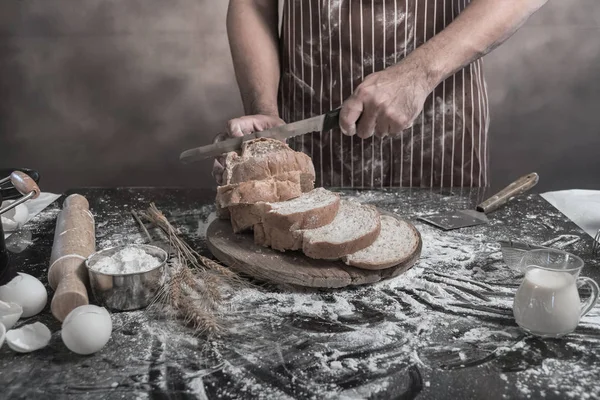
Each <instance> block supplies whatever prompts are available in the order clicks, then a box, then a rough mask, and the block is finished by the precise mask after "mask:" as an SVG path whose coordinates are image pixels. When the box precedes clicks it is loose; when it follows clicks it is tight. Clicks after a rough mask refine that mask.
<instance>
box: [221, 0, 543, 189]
mask: <svg viewBox="0 0 600 400" xmlns="http://www.w3.org/2000/svg"><path fill="white" fill-rule="evenodd" d="M546 1H547V0H470V1H469V0H284V2H283V21H282V26H281V35H279V34H278V26H277V22H278V2H277V0H230V3H229V11H228V16H227V27H228V34H229V41H230V47H231V53H232V56H233V62H234V66H235V72H236V77H237V81H238V85H239V88H240V92H241V95H242V100H243V103H244V109H245V113H246V116H243V117H241V118H237V119H233V120H231V121H229V125H228V127H229V129H228V134H229V135H231V136H240V135H244V134H249V133H252V132H254V131H260V130H264V129H268V128H271V127H274V126H278V125H281V124H283V123H284V121H285V122H288V123H289V122H294V121H297V120H301V119H304V118H309V117H311V116H315V115H319V114H322V113H324V112H326V111H328V110H332V109H335V108H337V107H339V106H342V110H341V113H340V128H341V129H339V130H333V131H331V132H326V133H323V134H320V133H313V134H309V135H304V136H301V137H296V138H293V139H291V140H290V141H289V144H290V146H291V147H292V148H294V149H296V150H300V151H303V152H305V153H307V154H308V155H310V156H311V157H312V159H313V162H314V164H315V170H316V172H317V182H316V184H317V185H320V186H325V187H369V188H372V187H399V186H410V187H451V186H471V187H472V186H487V185H488V154H489V146H488V136H487V135H488V125H489V108H488V97H487V91H486V85H485V81H484V76H483V71H482V61H481V57H482V56H484V55H485V54H487V53H489V52H490V51H491V50H493V49H494V48H496V47H497V46H499V45H500V44H501V43H503V42H504V41H505V40H506V39H508V38H509V37H510V36H511V35H512V34H513V33H514V32H515V31H516V30H517V29H518V28H519V27H520V26H521V25H522V24H523V23H524V22H525V21H526V20H527V18H528V17H529V16H531V15H532V14H533V13H534V12H535V11H536V10H538V9H539V8H540V7H541V6H542V5H543V4H544V3H545V2H546ZM221 161H222V159H220V160H218V161H216V162H215V169H214V174H215V177H216V178H217V180H218V181H219V180H220V177H221V175H222V174H221V172H222V169H223V165H222V164H221Z"/></svg>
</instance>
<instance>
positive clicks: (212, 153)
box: [179, 108, 341, 163]
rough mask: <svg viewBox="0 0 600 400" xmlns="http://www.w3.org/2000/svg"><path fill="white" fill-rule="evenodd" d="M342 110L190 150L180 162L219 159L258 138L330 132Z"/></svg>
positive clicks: (283, 137) (181, 156) (335, 125)
mask: <svg viewBox="0 0 600 400" xmlns="http://www.w3.org/2000/svg"><path fill="white" fill-rule="evenodd" d="M340 109H341V108H338V109H335V110H333V111H329V112H328V113H325V114H323V115H319V116H317V117H312V118H308V119H305V120H302V121H297V122H292V123H291V124H286V125H281V126H278V127H276V128H271V129H267V130H265V131H262V132H254V133H252V134H250V135H245V136H242V137H235V138H231V139H227V140H223V141H222V142H218V143H214V144H210V145H207V146H202V147H196V148H194V149H189V150H186V151H184V152H183V153H181V155H180V156H179V160H180V161H181V162H183V163H190V162H194V161H200V160H205V159H207V158H213V157H217V156H220V155H221V154H223V153H228V152H230V151H236V150H240V149H241V148H242V143H244V142H247V141H248V140H252V139H257V138H272V139H278V140H285V139H289V138H292V137H295V136H299V135H304V134H306V133H311V132H327V131H328V130H330V129H333V128H337V127H338V126H339V124H340Z"/></svg>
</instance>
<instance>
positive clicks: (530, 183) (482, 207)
mask: <svg viewBox="0 0 600 400" xmlns="http://www.w3.org/2000/svg"><path fill="white" fill-rule="evenodd" d="M538 181H539V176H538V174H536V173H535V172H533V173H531V174H529V175H525V176H523V177H521V178H519V179H518V180H516V181H514V182H513V183H511V184H510V185H508V186H507V187H505V188H504V189H502V190H501V191H499V192H498V193H496V194H495V195H493V196H492V197H490V198H489V199H487V200H486V201H484V202H483V203H481V204H479V205H478V206H477V211H481V212H483V213H486V214H487V213H491V212H492V211H495V210H497V209H498V208H500V207H501V206H503V205H505V204H506V203H508V202H509V201H510V200H511V199H512V198H513V197H515V196H517V195H520V194H523V193H525V192H526V191H528V190H529V189H531V188H532V187H534V186H535V185H537V183H538Z"/></svg>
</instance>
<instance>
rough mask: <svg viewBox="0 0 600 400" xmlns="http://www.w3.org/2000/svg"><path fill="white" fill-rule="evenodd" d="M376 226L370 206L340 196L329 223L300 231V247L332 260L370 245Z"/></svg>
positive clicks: (377, 221) (376, 216)
mask: <svg viewBox="0 0 600 400" xmlns="http://www.w3.org/2000/svg"><path fill="white" fill-rule="evenodd" d="M380 229H381V217H380V215H379V211H377V209H376V208H375V207H374V206H371V205H363V204H360V203H356V202H353V201H347V200H342V202H341V204H340V209H339V210H338V213H337V215H336V216H335V219H334V220H333V221H332V222H331V223H330V224H328V225H325V226H323V227H321V228H317V229H310V230H305V231H303V240H302V251H303V252H304V254H305V255H306V256H308V257H311V258H318V259H325V260H335V259H338V258H342V257H343V256H345V255H348V254H352V253H355V252H357V251H359V250H362V249H364V248H366V247H369V246H370V245H372V244H373V243H374V242H375V240H376V239H377V236H378V235H379V231H380Z"/></svg>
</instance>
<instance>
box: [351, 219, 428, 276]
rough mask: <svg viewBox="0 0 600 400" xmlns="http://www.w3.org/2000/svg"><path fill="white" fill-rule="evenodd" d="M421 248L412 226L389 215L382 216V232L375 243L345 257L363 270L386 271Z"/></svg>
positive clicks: (352, 264) (417, 235) (417, 234)
mask: <svg viewBox="0 0 600 400" xmlns="http://www.w3.org/2000/svg"><path fill="white" fill-rule="evenodd" d="M418 246H419V233H418V232H417V231H416V230H415V228H414V227H412V226H411V225H410V224H408V223H406V222H404V221H401V220H399V219H397V218H394V217H392V216H389V215H382V216H381V232H380V233H379V236H378V237H377V239H376V240H375V242H374V243H373V244H372V245H371V246H369V247H367V248H365V249H363V250H359V251H357V252H356V253H352V254H350V255H347V256H345V257H344V262H345V263H346V264H348V265H351V266H353V267H358V268H363V269H372V270H377V269H385V268H391V267H393V266H395V265H398V264H400V263H402V262H404V261H406V260H407V259H409V258H410V257H411V256H412V255H413V254H414V253H415V251H416V250H417V247H418Z"/></svg>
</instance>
